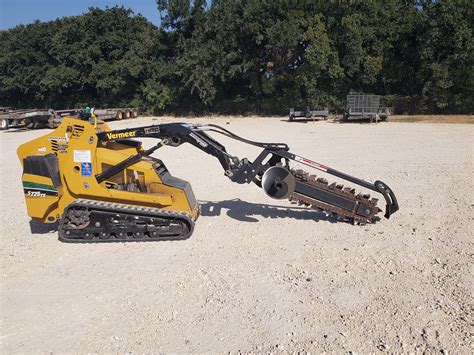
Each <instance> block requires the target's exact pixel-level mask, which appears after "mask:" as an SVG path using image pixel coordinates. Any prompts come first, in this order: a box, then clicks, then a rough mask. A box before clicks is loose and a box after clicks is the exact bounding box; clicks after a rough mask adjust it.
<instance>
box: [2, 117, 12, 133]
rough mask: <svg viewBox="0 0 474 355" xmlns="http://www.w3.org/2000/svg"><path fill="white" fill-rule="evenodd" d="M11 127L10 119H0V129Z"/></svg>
mask: <svg viewBox="0 0 474 355" xmlns="http://www.w3.org/2000/svg"><path fill="white" fill-rule="evenodd" d="M9 127H10V124H9V122H8V119H2V120H0V130H1V131H5V130H7V129H8V128H9Z"/></svg>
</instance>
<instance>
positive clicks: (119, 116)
mask: <svg viewBox="0 0 474 355" xmlns="http://www.w3.org/2000/svg"><path fill="white" fill-rule="evenodd" d="M122 118H123V112H122V111H117V114H116V115H115V119H116V120H118V121H120V120H121V119H122Z"/></svg>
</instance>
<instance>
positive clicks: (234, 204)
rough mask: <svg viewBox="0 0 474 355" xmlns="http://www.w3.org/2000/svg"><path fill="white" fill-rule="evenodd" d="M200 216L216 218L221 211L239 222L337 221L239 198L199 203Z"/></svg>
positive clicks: (315, 214) (307, 210)
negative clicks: (265, 219) (283, 219)
mask: <svg viewBox="0 0 474 355" xmlns="http://www.w3.org/2000/svg"><path fill="white" fill-rule="evenodd" d="M199 205H200V208H201V216H206V217H216V216H220V215H221V213H222V212H223V210H227V211H226V214H227V216H229V217H230V218H233V219H236V220H238V221H241V222H258V219H257V218H255V217H253V216H256V217H263V218H293V219H300V220H312V221H315V222H319V221H327V222H330V223H337V222H338V220H337V218H335V217H332V216H326V215H325V214H324V213H321V212H318V211H315V210H312V209H309V208H307V207H285V206H277V205H268V204H259V203H251V202H247V201H242V200H241V199H239V198H236V199H233V200H226V201H218V202H214V201H199Z"/></svg>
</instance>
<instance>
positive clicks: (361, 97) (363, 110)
mask: <svg viewBox="0 0 474 355" xmlns="http://www.w3.org/2000/svg"><path fill="white" fill-rule="evenodd" d="M360 118H368V119H370V122H378V121H379V120H382V121H387V120H388V119H389V118H390V108H389V107H380V96H378V95H367V94H351V95H347V98H346V108H345V110H344V114H343V116H342V120H343V121H348V120H349V119H360Z"/></svg>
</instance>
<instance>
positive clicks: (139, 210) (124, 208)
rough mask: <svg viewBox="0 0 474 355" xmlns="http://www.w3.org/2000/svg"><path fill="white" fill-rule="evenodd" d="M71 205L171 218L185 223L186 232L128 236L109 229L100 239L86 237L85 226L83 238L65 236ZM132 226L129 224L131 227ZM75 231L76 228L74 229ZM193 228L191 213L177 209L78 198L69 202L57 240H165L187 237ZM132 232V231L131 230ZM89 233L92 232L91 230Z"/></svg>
mask: <svg viewBox="0 0 474 355" xmlns="http://www.w3.org/2000/svg"><path fill="white" fill-rule="evenodd" d="M73 207H85V208H87V209H89V210H90V211H94V210H95V211H105V212H112V213H114V214H121V213H122V214H124V215H125V214H126V215H127V216H134V217H135V216H137V217H144V218H150V217H151V218H163V217H164V218H165V219H166V220H171V221H173V222H176V221H177V220H179V221H180V222H181V223H182V224H183V223H185V224H186V225H187V229H186V232H187V233H186V234H184V235H180V236H168V235H166V236H162V237H160V236H159V235H158V236H153V237H151V236H149V235H145V234H144V233H141V234H142V235H141V236H140V237H136V236H128V235H126V234H125V235H124V236H122V237H119V236H118V235H113V236H112V233H116V231H113V230H109V231H108V233H110V236H109V237H108V238H107V239H102V238H101V237H100V236H93V237H92V238H90V237H89V238H86V236H85V233H87V231H88V229H87V227H85V228H84V229H83V232H84V237H83V239H77V238H68V237H67V236H66V231H67V230H68V229H69V230H71V231H72V230H73V228H68V227H67V226H65V225H64V223H65V219H66V216H67V213H68V210H69V209H70V208H73ZM132 227H133V226H131V229H132ZM74 230H75V231H77V230H78V229H74ZM193 230H194V221H193V218H192V216H191V215H189V214H187V213H184V212H178V211H168V210H163V209H160V208H152V207H145V206H134V205H127V204H120V203H111V202H102V201H94V200H85V199H79V200H76V201H74V202H72V203H71V204H69V205H68V206H67V207H66V209H65V211H64V213H63V217H62V219H61V222H60V224H59V228H58V232H59V240H61V241H63V242H69V243H104V242H108V243H110V242H144V241H165V240H184V239H188V238H189V237H190V236H191V234H192V233H193ZM132 232H133V231H132ZM89 234H93V233H92V232H91V233H89Z"/></svg>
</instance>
